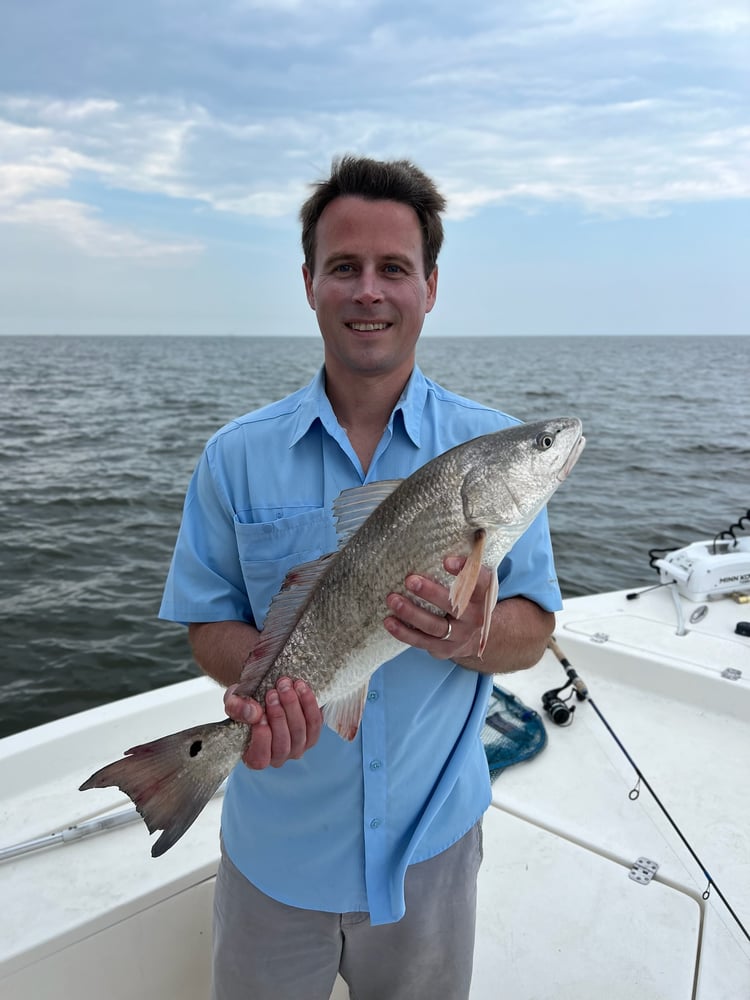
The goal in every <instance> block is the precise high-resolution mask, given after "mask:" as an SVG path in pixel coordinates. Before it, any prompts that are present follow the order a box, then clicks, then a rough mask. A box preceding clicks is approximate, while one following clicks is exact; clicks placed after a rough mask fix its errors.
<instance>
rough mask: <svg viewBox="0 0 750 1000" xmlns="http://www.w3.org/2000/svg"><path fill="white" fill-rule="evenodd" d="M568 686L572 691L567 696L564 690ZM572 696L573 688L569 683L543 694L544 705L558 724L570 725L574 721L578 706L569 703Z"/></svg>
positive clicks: (545, 709) (548, 713)
mask: <svg viewBox="0 0 750 1000" xmlns="http://www.w3.org/2000/svg"><path fill="white" fill-rule="evenodd" d="M568 688H570V691H569V692H568V694H567V695H566V696H563V691H565V690H566V689H568ZM572 697H573V688H572V686H571V684H569V683H568V684H564V685H563V686H562V687H559V688H553V689H552V690H551V691H545V692H544V694H543V695H542V707H543V708H544V711H545V712H546V713H547V715H548V716H549V717H550V719H552V721H553V722H554V723H555V725H556V726H569V725H570V724H571V722H572V721H573V712H575V710H576V707H575V705H569V704H568V701H569V700H570V699H571V698H572Z"/></svg>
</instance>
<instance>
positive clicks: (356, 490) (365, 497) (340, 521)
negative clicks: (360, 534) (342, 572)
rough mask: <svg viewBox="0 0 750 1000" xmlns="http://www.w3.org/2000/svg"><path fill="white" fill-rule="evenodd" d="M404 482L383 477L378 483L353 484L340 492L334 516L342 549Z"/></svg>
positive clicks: (334, 502)
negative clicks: (377, 508)
mask: <svg viewBox="0 0 750 1000" xmlns="http://www.w3.org/2000/svg"><path fill="white" fill-rule="evenodd" d="M402 482H403V479H381V480H379V481H378V482H376V483H367V485H366V486H353V487H352V488H351V489H349V490H343V491H342V492H341V493H339V495H338V496H337V497H336V499H335V500H334V501H333V516H334V518H335V519H336V535H337V537H338V540H339V548H340V549H341V548H343V547H344V546H345V545H346V543H347V542H348V541H349V539H350V538H351V537H352V535H353V534H354V533H355V531H357V530H358V529H359V528H361V526H362V525H363V524H364V523H365V521H366V520H367V518H368V517H369V516H370V514H372V512H373V511H374V510H375V508H376V507H379V506H380V504H381V503H382V502H383V501H384V500H385V499H386V497H389V496H390V495H391V493H393V491H394V490H395V489H396V487H397V486H399V485H400V484H401V483H402Z"/></svg>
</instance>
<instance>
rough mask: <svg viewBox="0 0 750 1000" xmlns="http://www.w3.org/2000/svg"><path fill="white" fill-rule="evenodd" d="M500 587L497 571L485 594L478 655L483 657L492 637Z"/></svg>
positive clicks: (480, 657)
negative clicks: (488, 641) (493, 618)
mask: <svg viewBox="0 0 750 1000" xmlns="http://www.w3.org/2000/svg"><path fill="white" fill-rule="evenodd" d="M499 589H500V584H499V582H498V579H497V571H495V572H494V573H493V574H492V580H491V581H490V585H489V587H488V588H487V590H486V592H485V595H484V621H483V622H482V635H481V637H480V639H479V650H478V652H477V656H478V657H479V659H480V660H481V659H482V653H484V650H485V648H486V646H487V640H488V639H489V637H490V629H491V628H492V612H493V611H494V610H495V605H496V604H497V592H498V590H499Z"/></svg>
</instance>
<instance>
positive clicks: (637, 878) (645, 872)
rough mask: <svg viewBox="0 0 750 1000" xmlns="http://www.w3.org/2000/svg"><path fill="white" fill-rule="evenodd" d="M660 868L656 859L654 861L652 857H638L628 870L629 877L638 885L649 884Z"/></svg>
mask: <svg viewBox="0 0 750 1000" xmlns="http://www.w3.org/2000/svg"><path fill="white" fill-rule="evenodd" d="M658 870H659V865H658V863H657V862H656V861H652V860H651V859H650V858H638V860H637V861H636V862H635V863H634V864H633V867H632V868H631V869H630V871H629V872H628V878H631V879H632V880H633V881H634V882H637V883H638V885H648V884H649V882H650V881H651V879H652V878H653V877H654V875H656V873H657V871H658Z"/></svg>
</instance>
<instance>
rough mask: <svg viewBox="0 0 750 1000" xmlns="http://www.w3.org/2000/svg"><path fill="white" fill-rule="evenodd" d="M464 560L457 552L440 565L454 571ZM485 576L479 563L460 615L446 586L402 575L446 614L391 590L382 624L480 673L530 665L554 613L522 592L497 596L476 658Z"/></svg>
mask: <svg viewBox="0 0 750 1000" xmlns="http://www.w3.org/2000/svg"><path fill="white" fill-rule="evenodd" d="M464 562H465V559H463V558H458V557H449V558H447V559H446V560H445V563H444V566H445V568H446V570H447V571H448V572H449V573H451V574H452V575H453V576H457V575H458V574H459V573H460V572H461V569H462V567H463V565H464ZM490 581H491V577H490V571H489V570H488V569H486V568H485V567H482V569H481V571H480V573H479V578H478V580H477V585H476V587H475V589H474V593H473V594H472V595H471V599H470V601H469V603H468V605H467V607H466V610H465V611H464V613H463V614H462V615H461V617H460V618H454V617H453V615H452V614H451V602H450V593H449V590H448V588H447V587H443V586H442V585H441V584H439V583H436V582H435V581H434V580H429V579H428V578H427V577H423V576H408V577H407V578H406V589H407V591H409V592H410V593H412V594H415V595H417V596H418V597H419V598H420V599H422V600H425V601H429V603H430V604H433V605H434V606H435V607H436V608H440V610H441V611H444V612H445V614H446V615H447V617H444V616H443V615H437V614H435V613H434V612H432V611H428V610H427V609H426V608H423V607H421V606H420V605H418V604H416V603H415V602H414V601H412V600H410V599H409V597H408V596H406V597H405V596H404V595H403V594H396V593H393V594H389V595H388V597H387V599H386V603H387V605H388V608H389V609H390V611H391V612H392V614H391V615H390V616H389V617H388V618H386V619H385V622H384V625H385V628H386V629H387V630H388V631H389V632H390V633H391V635H392V636H395V638H396V639H400V640H401V642H405V643H407V644H408V645H410V646H416V647H417V648H418V649H424V650H426V651H427V652H428V653H430V655H431V656H434V657H435V658H436V659H438V660H448V659H450V660H454V661H455V662H456V663H458V664H460V665H461V666H462V667H466V668H468V669H470V670H477V671H479V672H481V673H507V672H510V671H513V670H524V669H526V668H527V667H531V666H533V665H534V664H535V663H537V662H538V661H539V660H540V659H541V657H542V655H543V653H544V650H545V647H546V644H547V640H548V639H549V637H550V635H552V632H553V630H554V627H555V616H554V615H553V614H552V613H551V612H549V611H544V610H543V609H542V608H540V607H539V606H538V605H537V604H534V602H533V601H529V600H527V599H526V598H524V597H510V598H508V599H506V600H504V601H500V602H498V604H497V605H496V606H495V609H494V611H493V612H492V623H491V627H490V634H489V640H488V642H487V646H486V648H485V650H484V653H483V654H482V657H481V659H480V658H479V656H478V655H477V654H478V651H479V643H480V640H481V635H482V623H483V620H484V599H485V594H486V593H487V589H488V587H489V585H490ZM449 624H450V632H449V630H448V625H449Z"/></svg>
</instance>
